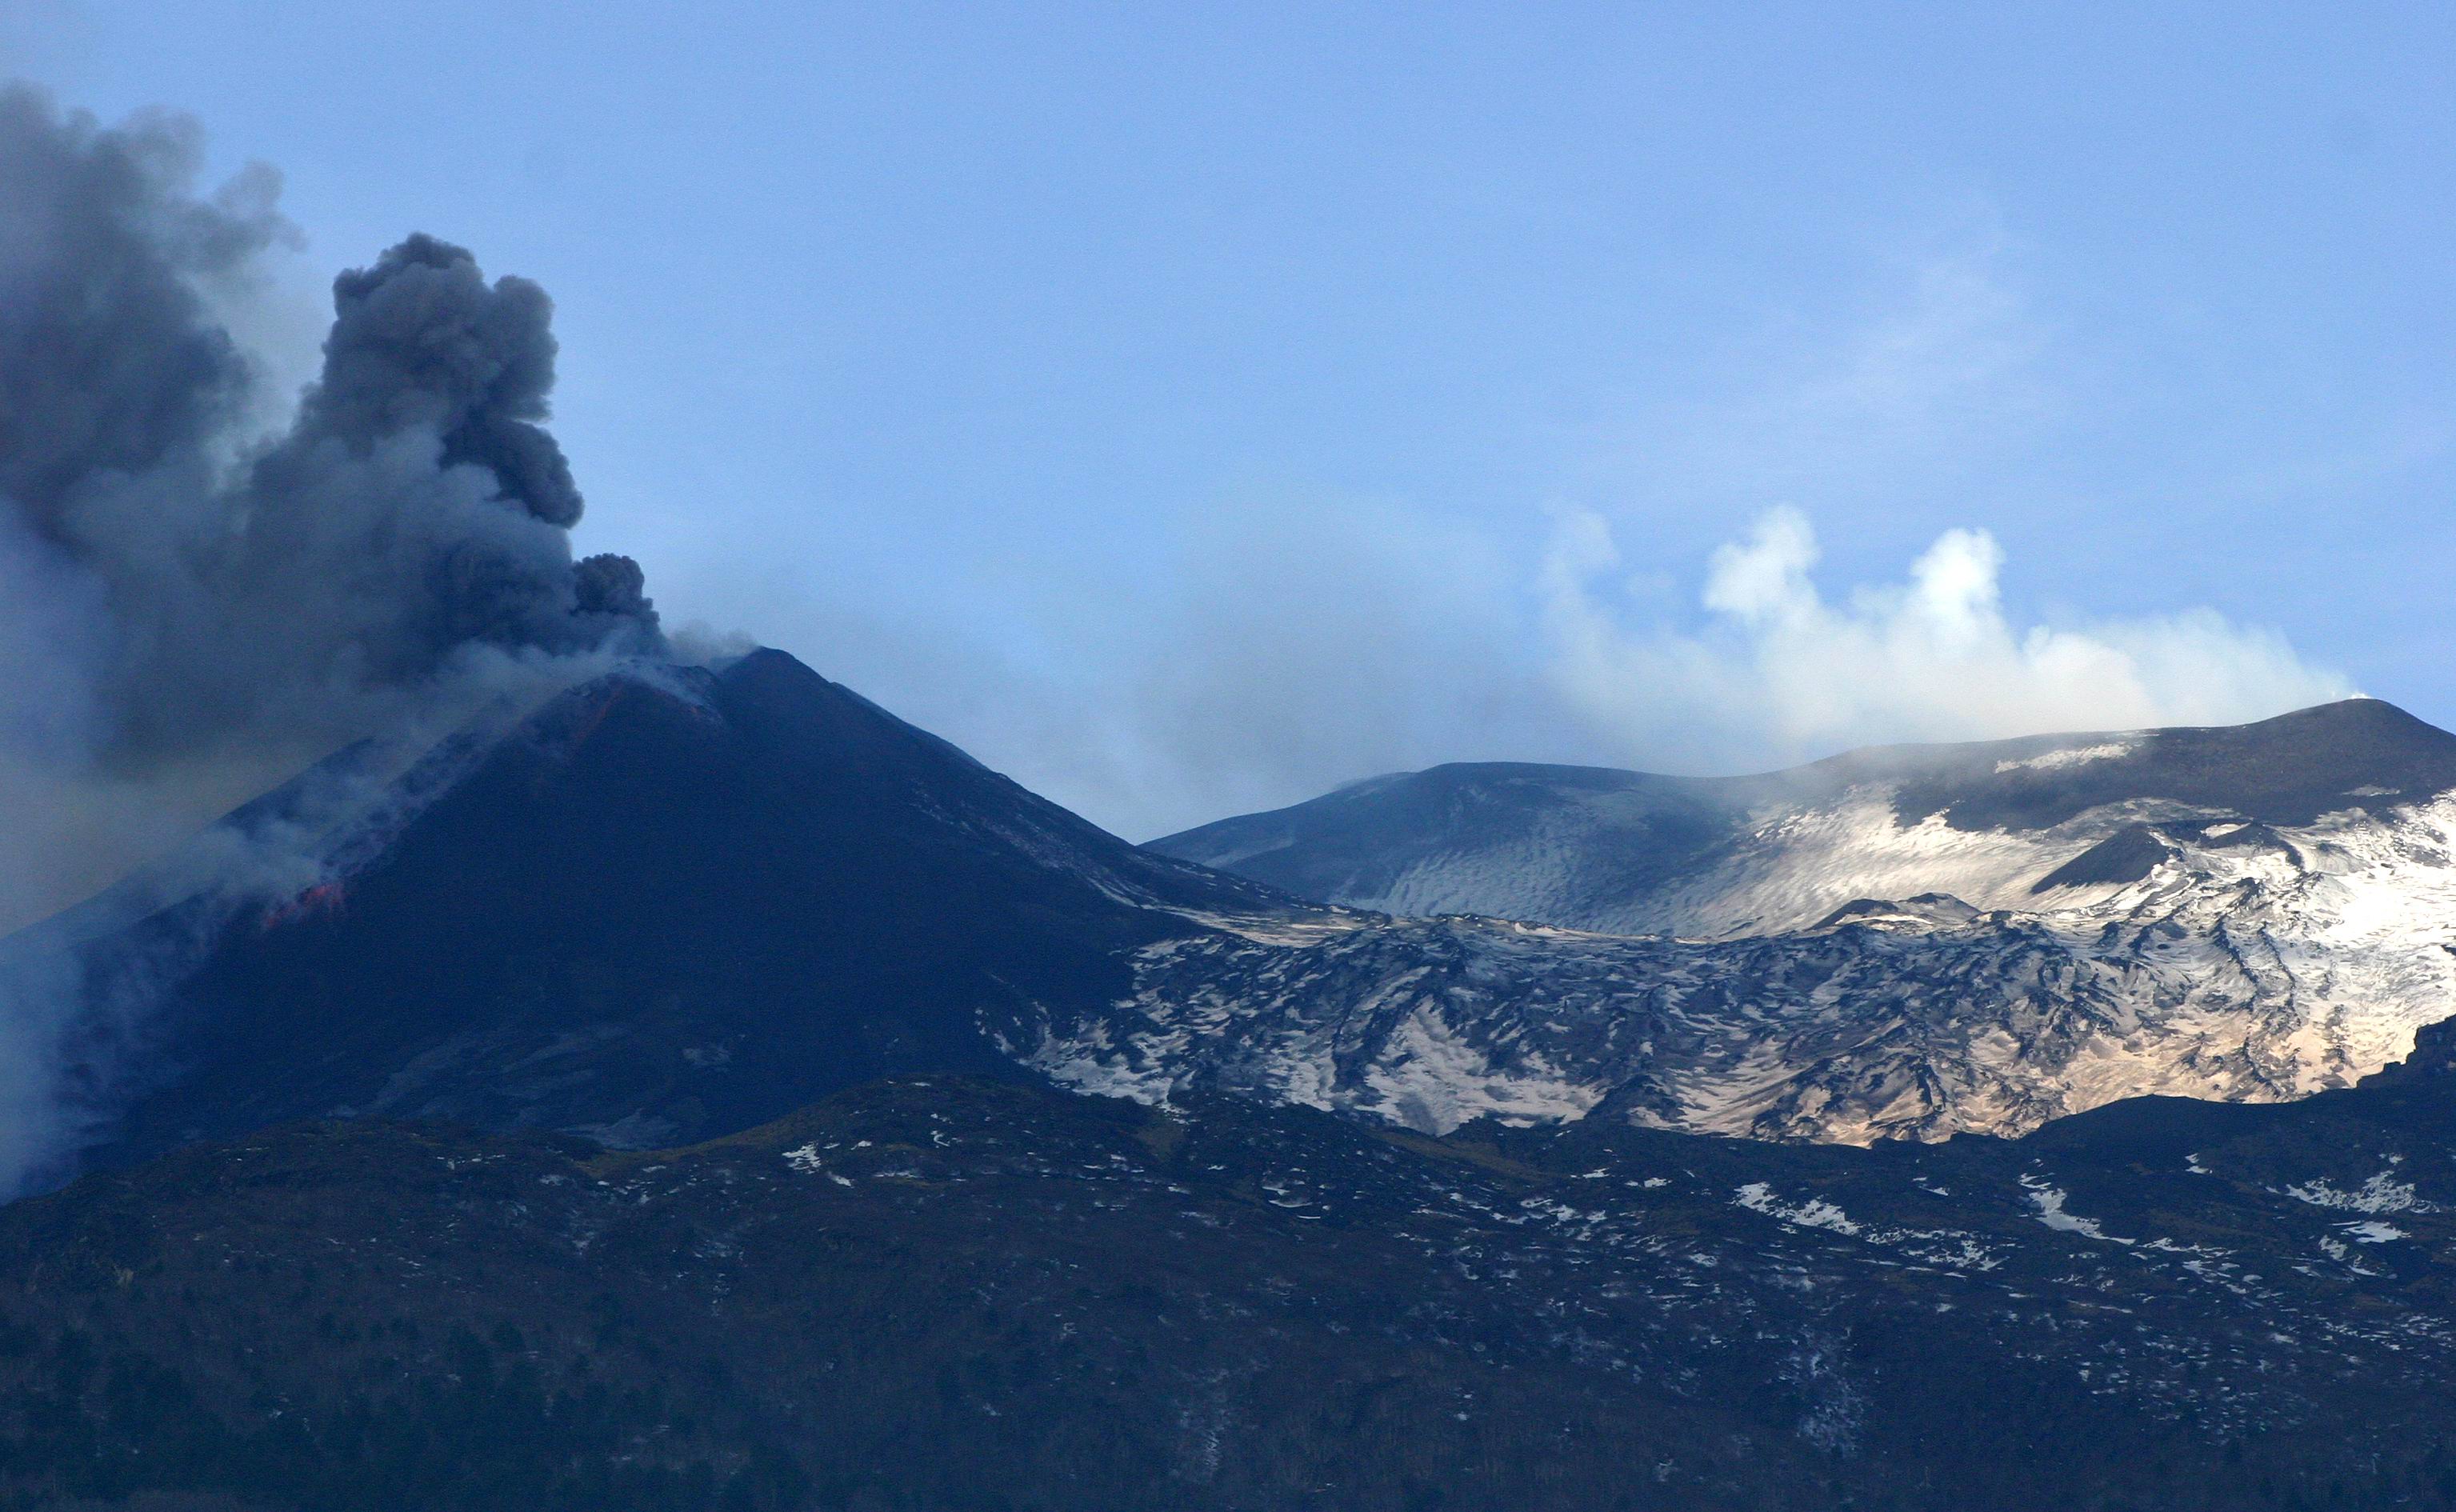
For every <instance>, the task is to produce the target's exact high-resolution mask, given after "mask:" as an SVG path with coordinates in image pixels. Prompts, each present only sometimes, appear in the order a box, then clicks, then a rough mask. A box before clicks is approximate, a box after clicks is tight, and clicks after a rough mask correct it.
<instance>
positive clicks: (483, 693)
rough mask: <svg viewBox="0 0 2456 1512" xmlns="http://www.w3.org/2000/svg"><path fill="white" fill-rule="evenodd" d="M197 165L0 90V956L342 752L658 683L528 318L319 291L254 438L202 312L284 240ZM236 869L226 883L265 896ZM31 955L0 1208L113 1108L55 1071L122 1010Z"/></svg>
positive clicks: (463, 276) (421, 279)
mask: <svg viewBox="0 0 2456 1512" xmlns="http://www.w3.org/2000/svg"><path fill="white" fill-rule="evenodd" d="M200 160H201V154H200V151H199V133H198V131H197V129H196V127H195V126H194V123H192V122H190V121H188V120H186V119H185V118H182V117H178V116H174V115H170V114H159V113H156V114H147V115H141V116H138V117H136V118H134V119H133V120H131V121H129V122H127V123H125V124H122V125H118V126H104V125H101V124H99V123H98V122H96V121H95V120H94V119H93V118H92V117H91V116H89V115H85V114H82V113H75V112H63V111H62V110H60V109H59V108H58V107H57V106H55V105H54V104H53V103H52V102H51V99H50V98H49V97H48V96H47V95H45V94H43V93H42V92H39V91H36V90H33V89H31V88H27V87H23V86H15V87H9V88H6V89H0V811H5V812H7V813H8V814H9V815H10V821H9V823H8V825H6V826H0V930H7V929H10V928H14V927H16V926H20V925H23V924H26V923H28V922H30V921H31V920H32V919H35V918H38V917H40V916H42V915H44V914H46V913H49V912H51V911H52V910H53V909H58V908H60V907H62V906H64V905H66V904H69V903H72V902H73V901H75V900H76V899H77V898H79V897H81V896H84V895H86V894H87V893H90V892H92V891H93V890H94V889H97V888H100V887H102V886H104V885H106V884H109V883H111V882H113V880H115V879H117V878H118V877H119V876H121V875H122V874H124V873H126V872H127V871H128V870H129V869H130V868H132V867H134V866H136V865H137V864H139V863H140V862H143V861H145V860H146V859H147V858H149V857H151V856H153V855H155V854H158V853H159V852H161V851H162V850H163V849H164V848H166V847H167V846H169V845H171V844H172V843H173V842H174V841H176V840H178V839H180V838H181V837H183V836H185V835H187V834H189V833H191V832H192V831H194V829H195V828H197V827H198V826H199V825H200V824H202V823H204V822H206V821H209V820H210V819H212V818H213V817H214V816H215V815H216V814H218V813H220V812H222V811H223V810H225V809H227V808H229V807H232V806H233V805H235V804H236V803H238V802H240V801H242V800H245V799H247V798H250V797H252V796H254V795H255V794H256V793H257V792H259V791H262V790H263V789H265V788H267V787H272V786H274V785H275V784H277V783H279V782H281V781H282V780H284V779H286V778H288V777H290V776H291V775H292V774H293V773H295V772H297V771H298V770H299V769H300V768H301V767H302V766H306V765H308V764H309V763H311V762H315V761H317V759H318V758H321V757H323V756H325V755H327V754H328V753H331V752H333V751H335V750H336V749H338V748H339V747H341V746H345V745H347V744H349V743H351V742H353V741H357V740H359V739H360V738H362V737H366V736H370V735H377V734H391V735H395V736H399V735H401V734H402V733H403V732H408V731H427V732H436V733H440V731H441V730H442V729H443V728H445V727H448V726H449V725H451V724H452V723H454V722H455V721H457V720H458V719H460V718H461V717H463V716H465V715H466V714H468V713H469V712H470V711H472V710H475V709H478V708H480V707H481V706H484V705H488V704H490V703H501V702H502V701H503V700H504V699H506V698H507V697H511V696H517V695H523V694H525V695H532V696H533V695H537V694H542V692H544V691H549V690H551V689H552V688H553V687H555V686H559V685H563V684H567V683H570V682H572V681H575V680H577V679H578V678H580V677H583V676H585V675H587V674H588V673H590V672H592V671H595V670H598V669H600V668H603V667H604V666H607V665H609V664H612V663H613V662H614V661H616V660H618V659H620V658H624V657H631V656H644V655H661V654H663V653H664V652H665V641H664V638H663V635H662V633H661V632H660V630H659V627H658V623H657V615H656V611H655V608H654V606H653V605H652V603H650V601H649V600H648V598H647V596H646V594H645V591H644V588H645V583H644V579H643V576H642V574H641V571H640V568H639V567H638V565H637V564H636V563H634V562H631V561H629V560H628V559H626V558H622V557H611V556H601V557H591V558H588V559H586V560H583V561H575V560H574V559H573V557H572V553H571V544H570V530H571V527H572V525H573V524H574V523H575V522H577V521H579V519H580V517H581V494H580V490H579V488H578V486H577V485H576V484H575V482H574V481H573V478H572V470H571V467H570V465H569V463H568V461H567V460H565V459H564V457H563V449H562V447H561V446H560V445H558V444H557V442H556V440H555V439H554V437H553V436H552V435H551V434H550V433H549V432H548V431H547V430H546V428H545V423H546V421H547V419H548V418H549V409H548V401H549V398H550V396H551V394H552V392H553V388H554V376H555V356H556V351H555V340H554V335H553V331H552V315H553V304H552V301H551V300H549V299H548V298H547V296H546V294H545V291H544V290H542V289H541V288H540V287H538V285H536V284H534V283H532V282H529V281H528V280H526V279H523V278H518V277H498V278H494V279H492V280H489V279H488V278H487V277H486V276H484V275H483V274H482V273H481V270H480V268H479V264H478V262H477V259H476V258H475V257H473V256H472V255H470V254H469V253H468V252H466V251H464V250H462V249H461V248H460V247H456V246H453V245H452V244H450V243H449V242H445V241H441V240H439V239H437V238H435V237H433V236H428V235H412V236H409V237H407V238H406V239H404V240H403V241H401V242H400V243H399V245H397V246H394V247H392V248H390V249H388V250H386V251H384V252H383V253H382V254H381V255H379V256H377V257H376V258H375V259H374V260H373V261H372V262H371V263H369V264H368V265H367V266H365V267H363V268H358V269H353V270H351V271H349V272H345V273H343V274H341V275H340V276H338V278H337V279H335V281H334V284H333V322H332V326H331V330H330V334H329V336H328V337H326V339H325V342H324V346H323V361H322V366H321V369H320V372H319V373H318V375H317V378H316V379H315V381H314V382H313V383H311V384H310V385H308V387H307V388H306V389H305V391H304V392H303V393H301V394H299V395H297V396H296V399H297V402H296V405H295V408H292V409H291V415H292V418H291V419H289V420H288V421H287V423H286V425H285V426H284V427H283V428H281V429H279V430H277V431H275V432H273V433H271V434H266V433H265V431H264V427H263V422H262V420H261V419H260V417H263V416H265V415H266V414H268V413H269V412H272V411H275V410H277V409H281V408H284V406H283V405H282V404H281V403H280V400H281V399H282V398H285V396H277V395H269V394H267V393H266V392H265V391H264V390H265V385H264V380H263V378H262V377H261V375H260V372H259V370H258V368H257V366H256V363H255V362H254V361H253V360H252V359H251V357H250V355H249V354H248V353H246V352H244V351H242V350H241V349H240V347H239V345H238V343H237V342H236V341H235V339H234V337H232V335H231V333H230V330H229V328H228V324H227V322H226V321H225V320H224V319H223V318H222V317H220V315H218V314H217V312H225V311H231V310H233V309H235V308H236V307H238V306H239V305H240V304H241V303H242V302H243V301H245V300H247V299H249V298H251V297H253V296H256V294H257V292H258V291H260V290H261V288H262V287H263V286H264V284H265V283H266V281H267V279H266V276H265V268H266V261H265V259H266V257H267V255H268V254H269V253H270V252H271V251H272V250H273V249H274V248H276V246H278V245H281V244H283V243H285V242H288V241H293V240H295V239H296V238H295V234H294V233H293V232H292V231H291V229H290V227H289V226H288V225H287V223H286V222H285V221H284V220H283V219H282V218H281V216H280V215H279V214H278V212H277V210H276V197H277V194H278V190H279V181H278V179H277V177H276V175H275V174H273V173H272V172H271V171H270V170H268V169H264V168H260V167H259V168H251V169H250V170H248V171H247V172H245V173H243V174H240V175H238V176H237V177H236V178H235V179H234V180H233V181H232V182H231V183H229V184H228V185H225V186H223V187H221V188H219V189H218V190H215V191H212V192H210V193H207V192H201V191H200V190H199V189H198V187H197V182H196V180H197V175H198V172H199V165H200ZM263 838H264V837H263V836H262V835H258V836H256V837H255V838H254V840H252V841H251V843H250V845H249V846H247V847H241V848H239V850H244V851H246V852H247V853H246V854H238V853H237V852H236V851H235V852H234V854H233V858H232V862H231V864H232V865H233V866H238V865H245V866H248V867H254V868H273V871H277V869H278V868H279V866H280V865H281V864H282V862H283V860H284V858H283V857H282V856H280V855H278V854H269V853H267V851H266V848H265V847H264V846H263V845H262V844H258V843H256V842H260V841H261V840H262V839H263ZM273 849H274V850H276V851H277V850H278V849H279V846H278V845H277V844H276V845H275V846H274V847H273ZM190 851H192V852H194V853H195V854H198V855H210V854H212V848H211V847H204V848H194V847H192V848H190ZM186 853H188V852H183V854H186ZM292 859H295V857H294V858H292ZM216 865H219V863H216ZM271 874H272V872H267V875H268V876H269V875H271ZM257 880H258V883H259V884H261V883H262V881H263V878H259V879H257ZM25 938H26V937H21V938H20V941H19V942H18V948H17V949H15V950H14V951H13V954H12V956H11V964H10V965H9V966H8V968H7V969H6V970H5V971H0V1190H5V1189H6V1188H7V1187H9V1186H10V1185H11V1184H12V1183H13V1182H14V1181H15V1180H17V1179H21V1178H22V1177H23V1175H24V1173H25V1172H26V1171H27V1170H28V1169H30V1168H31V1167H32V1166H34V1165H35V1164H37V1163H38V1162H39V1161H40V1160H42V1159H44V1158H46V1157H48V1156H51V1155H53V1154H56V1153H57V1151H58V1148H59V1147H61V1146H62V1145H63V1144H64V1143H72V1142H73V1138H74V1129H73V1127H72V1126H73V1125H74V1124H75V1123H76V1121H77V1117H78V1114H77V1111H76V1110H75V1109H74V1108H72V1107H71V1106H70V1104H72V1103H74V1102H77V1101H79V1100H82V1101H84V1102H87V1103H91V1102H92V1101H93V1100H94V1097H95V1096H98V1095H100V1094H101V1093H103V1092H105V1091H107V1089H106V1088H102V1087H100V1086H99V1084H98V1083H96V1078H100V1080H101V1081H108V1080H109V1079H110V1076H109V1072H108V1065H107V1063H108V1062H109V1060H110V1059H111V1058H112V1057H110V1056H109V1055H107V1054H106V1055H101V1056H100V1057H99V1058H96V1057H95V1056H93V1055H89V1054H87V1053H86V1052H84V1051H81V1050H75V1049H72V1047H75V1046H78V1045H79V1044H81V1043H82V1044H86V1045H93V1044H98V1043H100V1042H103V1041H110V1040H114V1039H123V1040H133V1038H136V1037H141V1036H140V1035H139V1033H138V1031H139V1029H141V1024H140V1022H139V1021H140V1020H141V1017H142V1013H141V1006H140V1005H137V1004H135V1003H134V1002H133V1000H130V998H131V995H130V994H129V993H126V992H120V991H116V990H115V989H114V990H113V991H111V992H109V993H107V994H105V995H107V996H109V997H111V998H112V1001H109V1002H97V1001H96V988H95V984H94V981H93V980H92V978H91V977H89V978H88V979H86V980H84V981H83V982H81V983H80V982H77V981H75V980H72V979H71V978H72V976H73V973H70V976H62V975H60V974H59V972H60V971H67V968H65V967H59V968H58V971H54V970H53V969H52V968H53V967H54V966H56V965H57V963H51V965H47V966H44V967H43V968H42V969H41V970H37V969H36V967H35V966H33V965H30V964H28V959H29V951H28V950H26V949H24V948H23V940H24V939H25ZM78 1076H83V1077H84V1078H85V1079H86V1080H87V1081H88V1082H89V1083H95V1085H90V1086H89V1087H88V1089H87V1091H86V1093H71V1092H66V1091H63V1086H64V1083H66V1082H68V1081H71V1080H74V1079H75V1078H76V1077H78ZM88 1111H89V1112H90V1111H91V1110H90V1109H89V1110H88Z"/></svg>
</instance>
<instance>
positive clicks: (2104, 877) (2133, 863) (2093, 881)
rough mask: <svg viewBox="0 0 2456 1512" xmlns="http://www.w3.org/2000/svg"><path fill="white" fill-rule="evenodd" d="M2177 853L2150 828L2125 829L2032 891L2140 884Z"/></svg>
mask: <svg viewBox="0 0 2456 1512" xmlns="http://www.w3.org/2000/svg"><path fill="white" fill-rule="evenodd" d="M2173 854H2174V851H2173V850H2172V848H2169V847H2168V846H2167V844H2166V842H2164V841H2163V840H2160V839H2159V838H2158V832H2157V831H2156V830H2154V829H2152V828H2149V827H2148V826H2147V825H2125V826H2124V827H2123V828H2120V829H2118V830H2117V831H2116V832H2115V833H2113V834H2111V835H2109V836H2107V837H2106V838H2105V839H2103V840H2101V841H2099V842H2098V844H2096V845H2094V846H2092V847H2090V848H2088V849H2087V850H2084V851H2082V852H2081V853H2080V854H2079V855H2077V856H2075V857H2073V858H2072V859H2071V860H2070V861H2067V862H2065V863H2064V864H2063V865H2062V866H2060V867H2057V868H2056V869H2055V870H2053V871H2050V872H2048V873H2047V874H2046V875H2045V876H2043V877H2040V878H2039V879H2038V880H2037V882H2036V884H2034V885H2033V886H2032V887H2031V889H2030V890H2031V891H2033V892H2050V891H2053V890H2054V889H2057V888H2081V887H2090V886H2094V885H2098V884H2102V883H2122V882H2138V881H2139V880H2140V879H2141V878H2143V877H2145V876H2147V875H2148V874H2149V873H2150V872H2152V871H2155V870H2156V869H2158V866H2159V863H2160V862H2163V861H2164V860H2165V859H2166V858H2167V857H2168V856H2170V855H2173Z"/></svg>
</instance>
